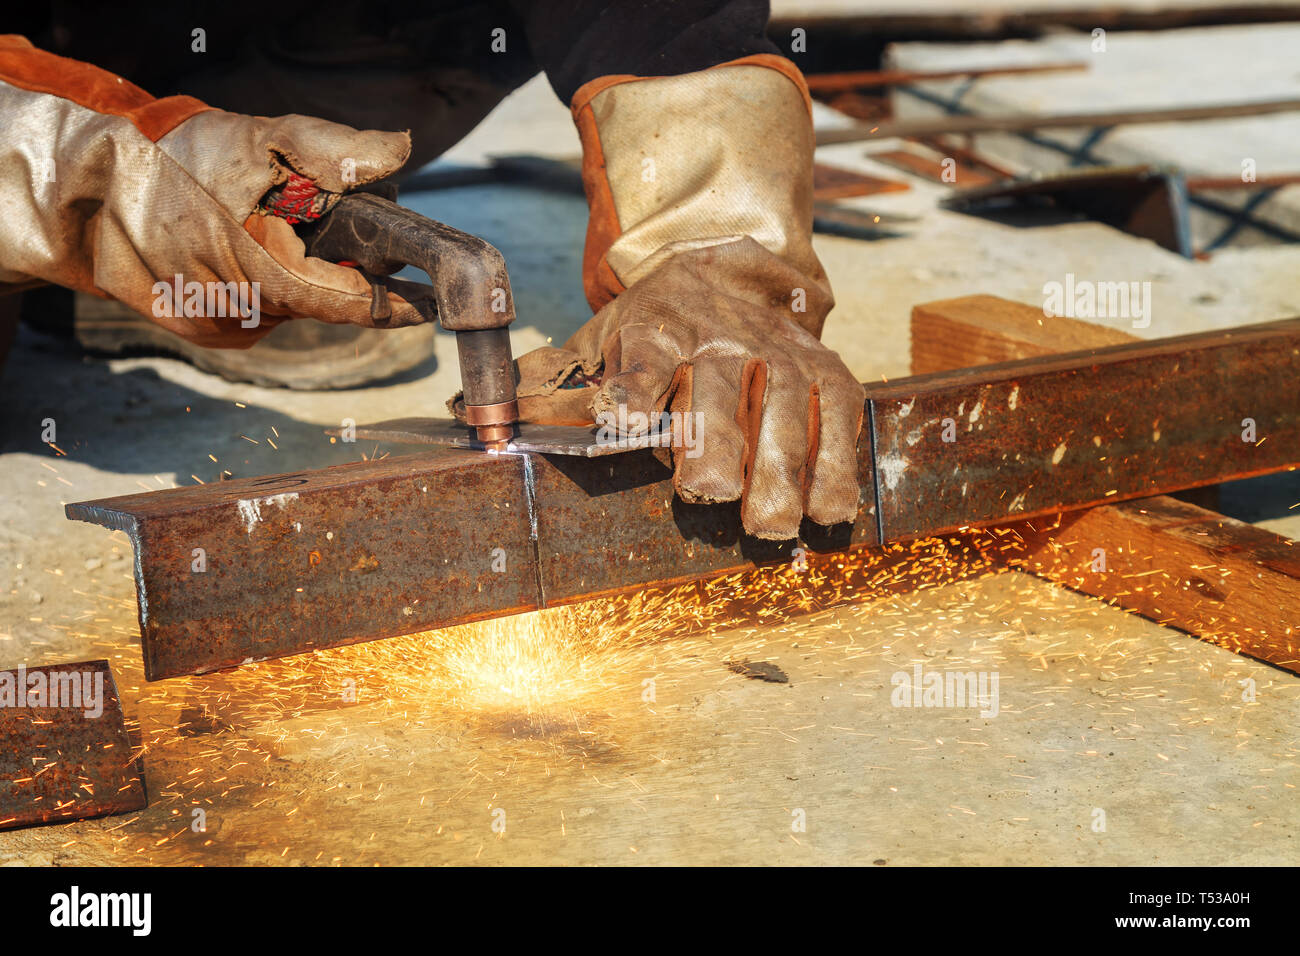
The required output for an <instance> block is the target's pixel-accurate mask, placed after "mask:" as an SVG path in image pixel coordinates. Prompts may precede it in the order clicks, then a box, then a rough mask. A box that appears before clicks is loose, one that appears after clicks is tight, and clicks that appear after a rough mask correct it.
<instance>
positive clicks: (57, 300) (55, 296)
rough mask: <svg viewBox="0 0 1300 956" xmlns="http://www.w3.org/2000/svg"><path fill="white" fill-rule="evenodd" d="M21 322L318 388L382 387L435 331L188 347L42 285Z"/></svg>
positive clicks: (69, 338)
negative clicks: (233, 346) (245, 345)
mask: <svg viewBox="0 0 1300 956" xmlns="http://www.w3.org/2000/svg"><path fill="white" fill-rule="evenodd" d="M23 298H24V302H23V306H22V316H23V321H24V322H25V324H27V325H28V326H29V327H31V328H33V329H35V330H36V331H39V332H43V333H45V334H47V335H51V336H53V337H55V338H57V339H59V340H61V341H63V342H65V343H67V344H69V345H71V346H73V347H77V348H80V349H82V350H84V351H86V352H88V353H91V354H96V355H165V356H170V357H173V358H179V359H181V360H183V361H186V362H189V363H190V364H191V365H193V366H194V367H195V368H199V369H202V370H203V371H205V372H210V373H212V374H213V375H220V376H221V377H222V378H224V379H225V380H226V381H228V382H249V383H251V384H253V385H263V386H269V387H274V386H280V387H283V388H294V389H305V390H324V389H332V388H354V387H356V386H359V385H368V384H374V383H378V382H382V381H384V380H385V379H388V378H391V377H393V376H394V375H397V374H399V373H401V372H405V371H408V370H409V369H412V368H414V367H415V366H417V365H419V364H420V363H421V362H423V361H425V360H426V359H428V358H429V357H430V356H431V355H433V352H434V347H435V342H436V335H437V329H436V327H435V326H433V325H417V326H411V327H408V328H404V329H367V328H362V327H361V326H358V325H350V324H349V325H332V324H329V323H326V322H305V321H294V322H284V323H282V324H280V325H278V326H276V328H274V329H273V330H272V331H271V333H270V334H269V335H267V336H266V337H265V338H263V339H262V340H260V341H259V342H257V343H256V344H255V345H253V346H252V347H251V348H247V349H209V348H204V347H203V346H200V345H195V344H193V343H191V342H187V341H186V340H185V339H183V338H181V337H180V336H177V335H173V334H172V333H171V332H169V331H167V330H166V329H164V328H163V327H162V326H160V325H157V324H155V323H153V322H150V321H149V320H148V319H145V318H143V317H142V316H139V315H137V314H136V313H135V312H133V311H131V310H130V309H128V308H127V307H126V306H124V305H122V304H121V303H119V302H115V301H113V300H110V299H99V298H96V297H95V296H91V295H85V294H83V293H80V292H78V293H72V292H69V291H68V290H66V289H60V288H57V287H53V286H51V287H47V288H43V289H37V290H32V291H29V292H26V293H24V294H23Z"/></svg>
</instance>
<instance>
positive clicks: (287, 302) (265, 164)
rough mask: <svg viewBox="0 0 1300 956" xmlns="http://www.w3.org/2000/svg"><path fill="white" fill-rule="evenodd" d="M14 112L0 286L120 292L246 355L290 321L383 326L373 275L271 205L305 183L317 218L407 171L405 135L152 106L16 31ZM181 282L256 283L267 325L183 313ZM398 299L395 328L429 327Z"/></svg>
mask: <svg viewBox="0 0 1300 956" xmlns="http://www.w3.org/2000/svg"><path fill="white" fill-rule="evenodd" d="M0 116H2V117H4V121H3V123H0V202H2V203H3V206H4V208H5V211H6V213H5V215H4V216H3V217H0V283H21V282H25V281H28V280H31V279H43V280H46V281H49V282H53V283H56V284H59V285H63V286H68V287H70V288H74V289H79V290H81V291H85V292H91V293H94V294H96V295H100V296H107V297H111V298H115V299H118V300H120V301H122V302H124V303H126V304H127V305H128V306H130V307H131V308H133V309H134V310H135V311H137V312H139V313H140V314H142V315H144V316H146V317H148V318H150V319H152V320H153V321H155V322H158V323H159V324H161V325H164V326H166V327H167V328H169V329H170V330H171V331H173V332H175V333H176V334H178V335H181V336H183V337H184V338H187V339H189V340H191V341H193V342H197V343H198V344H200V345H206V346H216V347H244V348H246V347H248V346H250V345H252V344H253V343H254V342H256V341H257V340H258V339H259V338H261V337H262V336H264V335H265V334H266V333H267V332H269V331H270V330H271V329H272V328H273V327H274V326H275V325H276V324H277V323H278V321H280V320H281V319H283V318H297V317H303V316H310V317H313V318H318V319H323V320H325V321H328V322H337V323H344V322H353V323H356V324H359V325H365V326H373V325H374V324H375V322H374V320H372V319H371V317H370V302H371V291H370V285H369V283H368V282H367V281H366V279H365V277H364V276H362V274H361V273H360V272H358V271H357V270H355V269H351V268H347V267H344V266H338V265H333V264H331V263H327V262H324V261H323V260H320V259H314V258H307V257H306V256H305V253H304V247H303V243H302V241H301V240H300V239H299V238H298V237H297V235H296V234H295V233H294V231H293V227H292V226H291V225H290V224H289V223H288V222H286V221H285V219H283V218H279V217H277V216H273V215H267V214H265V213H264V212H262V211H259V210H258V205H259V202H260V201H261V200H262V199H263V197H264V196H265V195H266V194H267V192H268V191H269V190H271V189H272V188H273V187H276V186H280V185H282V184H285V183H288V182H290V181H292V183H293V185H294V186H298V187H306V191H307V193H308V195H306V196H305V197H304V206H305V207H311V210H312V211H311V212H307V215H311V214H312V212H314V213H319V212H320V211H322V210H323V209H324V208H326V207H327V206H328V204H329V201H330V198H331V195H332V194H337V193H341V192H344V191H346V190H347V189H350V188H353V187H354V186H359V185H362V184H365V183H369V182H372V181H374V180H377V179H381V178H383V177H385V176H388V175H390V174H392V173H394V172H395V171H397V170H398V169H400V168H401V166H402V164H403V163H404V162H405V161H406V158H407V156H408V155H409V153H410V148H411V147H410V138H409V137H408V136H407V135H406V134H405V133H386V132H376V131H369V132H359V131H357V130H354V129H351V128H350V127H347V126H341V125H338V124H335V123H328V122H325V121H324V120H319V119H313V118H311V117H306V116H282V117H279V118H276V119H267V118H263V117H252V116H242V115H239V114H235V113H227V112H224V111H221V110H214V109H210V108H209V107H207V106H206V105H204V104H203V103H202V102H200V101H198V100H196V99H193V98H192V97H186V96H176V97H168V98H166V99H154V98H153V97H151V96H149V95H148V94H147V93H145V92H144V91H143V90H140V89H139V88H137V87H135V86H133V85H132V84H130V83H127V82H125V81H124V80H122V79H120V78H119V77H116V76H113V75H112V74H110V73H107V72H105V71H103V70H100V69H98V68H97V67H94V66H90V65H88V64H85V63H79V62H77V61H74V60H68V59H65V58H63V57H58V56H54V55H52V54H49V53H46V52H44V51H41V50H37V49H36V48H34V47H33V46H32V45H31V44H30V43H29V42H28V41H26V40H25V39H23V38H22V37H16V36H0ZM317 189H319V190H321V191H323V192H320V193H318V194H317V195H315V196H312V195H310V194H311V193H312V192H314V191H315V190H317ZM177 276H180V277H181V279H180V281H181V283H182V285H181V288H182V289H184V287H185V284H188V283H191V282H197V283H200V284H201V286H202V287H203V288H204V289H205V290H206V289H208V288H209V283H223V284H224V283H241V284H244V295H245V299H248V298H251V291H250V290H251V289H252V288H253V284H254V283H256V290H257V293H256V299H255V301H256V303H257V308H258V309H259V310H260V314H261V315H260V319H259V320H258V321H257V323H256V325H253V326H252V327H244V326H245V325H249V324H251V322H252V319H250V318H245V317H243V316H242V315H240V314H234V315H231V314H230V310H229V308H227V307H226V305H227V303H225V302H221V305H222V307H223V309H222V310H223V311H226V312H227V314H226V316H225V317H221V316H219V315H214V314H199V315H191V314H185V313H186V312H188V311H191V309H187V308H186V307H185V305H186V302H185V301H182V302H180V303H176V302H175V301H174V300H175V298H176V297H175V295H174V289H175V288H176V277H177ZM164 286H167V287H170V288H168V289H164ZM227 288H229V287H227ZM224 294H225V293H223V292H222V290H221V288H217V290H216V297H217V300H218V301H219V300H220V299H221V297H222V296H223V295H224ZM164 298H165V301H164ZM185 299H186V300H188V301H190V302H191V303H196V302H197V300H192V299H190V296H189V295H188V293H187V294H186V295H185ZM390 300H391V302H392V306H393V308H392V318H391V319H389V320H385V322H384V324H385V325H386V326H403V325H413V324H417V323H419V322H422V321H424V319H423V318H422V317H421V316H420V314H419V313H418V312H417V311H416V309H415V308H414V307H412V306H411V305H410V304H409V303H407V302H405V301H403V300H401V299H400V298H399V297H397V296H395V295H392V294H391V293H390ZM201 311H202V312H204V313H206V312H208V311H209V300H208V298H207V296H206V295H205V296H204V297H203V304H202V309H201ZM160 312H162V313H163V314H159V313H160ZM167 312H170V313H171V314H166V313H167ZM178 313H179V314H178Z"/></svg>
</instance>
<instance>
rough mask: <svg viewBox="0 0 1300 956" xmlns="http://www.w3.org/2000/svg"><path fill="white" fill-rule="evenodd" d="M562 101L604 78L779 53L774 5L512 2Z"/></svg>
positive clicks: (715, 0)
mask: <svg viewBox="0 0 1300 956" xmlns="http://www.w3.org/2000/svg"><path fill="white" fill-rule="evenodd" d="M511 4H512V6H513V8H514V10H515V13H516V15H517V16H519V17H520V19H522V20H523V22H524V28H525V31H526V33H527V37H528V46H529V48H530V50H531V51H532V54H533V57H534V59H535V61H536V63H537V65H538V66H539V67H541V68H542V69H543V70H544V71H545V72H546V76H547V78H548V79H549V80H550V81H551V87H552V88H553V89H554V90H555V92H556V93H557V94H558V95H559V97H560V99H562V100H563V101H564V102H566V103H568V102H569V101H570V100H572V99H573V94H574V93H576V92H577V90H578V87H580V86H582V84H584V83H586V82H587V81H588V80H594V79H595V78H596V77H599V76H610V75H612V74H619V73H631V74H635V75H637V76H676V75H678V74H681V73H692V72H694V71H696V70H703V69H707V68H708V67H711V66H716V65H717V64H719V63H726V62H728V61H730V60H735V59H739V58H740V57H742V56H749V55H750V54H754V53H776V54H780V52H781V51H780V50H779V49H778V48H777V46H776V44H774V43H772V42H771V41H770V40H768V39H767V37H766V36H765V35H764V30H765V29H766V28H767V18H768V12H769V5H768V0H615V2H609V0H511Z"/></svg>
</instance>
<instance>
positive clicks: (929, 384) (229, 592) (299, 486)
mask: <svg viewBox="0 0 1300 956" xmlns="http://www.w3.org/2000/svg"><path fill="white" fill-rule="evenodd" d="M985 298H987V297H974V300H976V301H977V300H980V299H985ZM954 301H956V300H954ZM994 301H996V300H994ZM1298 372H1300V319H1288V320H1284V321H1280V322H1271V323H1264V324H1260V325H1251V326H1243V327H1239V328H1234V329H1231V330H1228V331H1221V332H1209V333H1202V334H1197V335H1185V336H1178V337H1175V338H1167V339H1158V340H1151V341H1143V342H1134V343H1127V344H1117V345H1113V346H1108V347H1104V348H1093V349H1085V350H1082V351H1075V352H1068V353H1066V354H1061V355H1051V356H1045V357H1039V358H1032V359H1026V360H1020V361H1011V362H1005V363H1001V364H997V365H988V366H982V367H976V368H964V369H959V370H956V371H951V372H940V373H935V374H927V375H917V376H913V377H911V378H907V379H902V380H897V381H894V382H888V383H885V382H877V383H871V384H869V385H868V386H867V408H866V413H867V414H866V417H865V421H866V424H865V426H864V429H863V435H862V438H861V440H860V442H859V448H858V454H859V476H860V479H861V488H862V496H861V501H860V507H859V511H858V515H857V519H856V520H855V521H854V522H853V524H852V525H849V524H844V525H841V526H837V527H834V528H821V527H818V526H816V525H812V524H810V523H807V522H805V525H804V528H803V530H802V534H801V539H800V544H802V546H803V547H805V548H806V549H808V550H811V551H814V552H833V551H840V550H848V549H857V548H877V547H880V546H882V545H884V544H887V543H891V542H897V541H905V540H909V539H914V538H919V537H924V536H927V535H933V534H938V533H941V532H948V531H953V530H955V529H960V528H970V527H982V526H987V525H991V524H997V523H1005V522H1007V521H1008V520H1009V519H1019V518H1025V517H1030V516H1034V515H1045V514H1051V513H1055V512H1059V511H1062V510H1069V509H1073V508H1080V507H1086V506H1089V505H1094V504H1097V503H1101V502H1113V501H1122V500H1125V499H1129V498H1137V497H1145V496H1150V495H1154V494H1160V493H1163V492H1166V491H1174V490H1178V489H1183V488H1189V487H1195V486H1198V485H1202V484H1209V483H1214V482H1220V481H1226V480H1230V479H1236V478H1244V477H1249V476H1252V475H1259V474H1264V473H1267V472H1272V471H1278V470H1282V469H1286V468H1290V467H1294V466H1296V465H1297V464H1300V399H1298V398H1297V385H1296V383H1297V381H1298V380H1300V379H1298V376H1297V373H1298ZM1246 419H1250V420H1251V421H1252V422H1253V423H1254V440H1253V441H1245V440H1243V430H1244V429H1245V428H1246V426H1244V425H1243V421H1244V420H1246ZM1247 434H1249V433H1248V432H1247ZM702 437H703V439H704V440H707V436H702ZM670 478H671V475H670V472H669V470H668V469H667V467H665V466H664V465H663V464H661V463H660V461H659V460H658V458H656V457H655V453H654V452H652V451H649V450H644V451H634V452H628V453H625V454H622V455H619V456H616V457H614V458H591V459H587V458H573V457H565V456H545V455H499V456H489V455H485V454H482V453H477V452H469V451H457V450H451V449H439V450H435V451H429V452H425V453H423V454H419V455H412V456H407V457H400V458H386V459H383V460H381V461H367V462H359V463H355V464H350V465H340V466H336V467H333V468H326V469H322V470H319V471H311V472H300V473H296V474H288V475H274V476H269V477H264V478H252V479H244V480H235V481H227V482H222V483H220V484H214V485H203V486H196V487H188V488H179V489H173V490H169V491H159V492H151V493H148V494H140V495H130V496H127V497H121V498H110V499H104V500H100V501H90V502H80V503H76V504H70V505H68V506H67V514H68V516H69V517H70V518H74V519H80V520H85V521H91V522H94V523H97V524H101V525H104V526H105V527H109V528H114V529H118V530H122V531H125V532H127V534H128V535H129V536H130V538H131V542H132V545H133V547H134V550H135V571H136V586H137V598H138V603H139V611H140V630H141V637H142V644H143V650H144V660H145V674H146V677H147V678H148V679H150V680H158V679H160V678H165V677H172V676H178V675H182V674H193V673H202V672H206V671H211V670H215V669H218V668H223V667H230V666H235V665H238V664H241V663H246V662H248V661H252V660H260V659H265V658H270V657H279V656H284V655H287V654H294V653H300V652H302V651H305V650H311V649H314V648H323V647H333V646H339V645H343V644H351V643H356V642H360V641H365V640H373V639H376V638H383V637H393V636H397V635H401V634H409V633H412V632H415V631H420V630H426V629H433V628H439V627H445V626H448V625H452V624H459V623H464V622H467V621H473V620H479V619H483V618H489V617H498V616H503V615H508V614H514V613H518V612H521V611H528V610H534V609H537V608H541V607H546V606H553V605H560V604H566V603H571V602H576V601H581V600H586V599H590V598H593V597H598V596H604V595H611V594H618V593H622V592H628V591H634V590H637V589H640V588H643V587H646V586H650V585H656V586H658V585H666V584H672V583H678V582H685V581H691V580H698V579H702V578H708V577H713V576H717V575H722V574H728V573H732V572H736V571H741V570H745V569H748V568H752V567H756V566H758V565H761V564H766V563H771V562H776V561H782V560H789V554H790V548H791V543H773V542H762V541H757V540H755V539H751V538H746V537H744V536H743V535H742V534H741V528H740V520H739V514H738V509H737V508H736V507H735V506H734V505H733V506H719V505H690V504H685V503H683V502H681V501H680V500H678V499H676V498H674V496H673V490H672V484H671V480H670ZM502 558H504V571H501V570H494V568H495V569H500V568H501V567H502Z"/></svg>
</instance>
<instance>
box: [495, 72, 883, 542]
mask: <svg viewBox="0 0 1300 956" xmlns="http://www.w3.org/2000/svg"><path fill="white" fill-rule="evenodd" d="M573 114H574V117H575V120H576V122H577V125H578V130H579V132H580V134H581V136H582V143H583V182H584V186H585V188H586V192H587V198H588V203H589V204H590V207H591V220H590V224H589V227H588V232H587V247H586V252H585V255H584V261H583V272H584V281H585V286H586V291H587V297H588V300H589V301H590V303H591V305H592V308H593V309H596V310H598V311H597V312H596V314H595V316H593V317H592V319H591V320H590V321H589V322H587V324H586V325H584V326H583V327H582V328H581V329H579V330H578V332H577V333H576V334H575V335H574V336H573V337H572V338H571V339H570V340H569V341H568V342H567V343H566V345H565V347H564V348H563V349H555V348H547V349H540V350H538V351H536V352H532V353H529V354H528V355H524V356H522V357H521V358H520V359H519V373H520V383H519V395H520V413H521V417H522V418H523V419H524V420H526V421H536V422H549V423H556V424H559V423H564V424H573V423H578V422H586V423H591V422H594V421H597V418H598V416H603V415H608V416H609V417H608V418H602V419H601V420H603V421H610V420H614V421H617V422H619V423H620V424H622V423H627V424H625V425H623V427H622V430H623V431H624V432H626V433H628V434H633V435H635V434H637V432H638V431H644V430H645V429H644V427H643V426H642V422H641V421H640V420H638V419H636V418H635V413H638V412H639V413H641V414H642V415H645V416H646V417H647V419H651V420H655V421H657V420H659V416H660V414H661V413H662V412H664V411H665V410H668V411H669V412H672V413H681V414H689V413H694V414H693V416H692V417H691V418H690V420H689V421H690V423H691V424H693V426H694V432H695V434H694V436H691V435H690V434H689V432H687V431H686V428H687V426H686V425H683V432H684V434H683V435H681V436H678V437H677V438H675V440H674V444H673V452H672V456H673V469H674V474H673V483H674V486H675V488H676V490H677V493H678V494H679V495H680V496H681V497H682V498H683V499H685V500H687V501H694V502H720V501H734V500H736V499H740V501H741V518H742V521H743V523H744V527H745V531H746V532H748V533H749V534H752V535H755V536H757V537H760V538H770V539H776V540H784V539H789V538H794V537H796V536H797V534H798V531H799V522H800V519H801V518H802V517H803V516H804V515H807V516H808V517H809V518H811V519H813V520H814V521H816V522H818V523H819V524H827V525H828V524H835V523H837V522H841V521H852V520H853V519H854V517H855V516H856V514H857V511H858V499H859V489H858V477H857V450H856V447H857V439H858V433H859V431H860V429H861V427H862V414H863V407H864V402H865V393H864V390H863V388H862V386H861V385H860V384H859V383H858V381H857V380H856V379H855V378H854V377H853V375H852V373H851V372H850V371H849V370H848V368H846V367H845V365H844V363H843V362H842V361H840V359H839V357H838V356H837V355H836V354H835V353H834V352H832V351H830V350H829V349H827V348H826V347H825V346H823V345H822V344H821V343H820V342H819V341H818V336H819V335H820V334H821V329H822V324H823V322H824V321H825V318H826V314H827V313H828V312H829V311H830V309H831V307H832V306H833V305H834V299H833V298H832V296H831V291H830V287H829V285H828V284H827V281H826V274H825V272H824V271H823V269H822V267H821V264H820V263H819V262H818V261H817V257H816V255H815V254H814V252H813V250H812V243H811V234H812V153H813V130H812V120H811V113H810V105H809V100H808V94H807V88H806V86H805V85H804V82H803V78H802V76H801V75H800V73H799V71H798V69H797V68H796V67H795V66H794V65H793V64H792V63H790V62H789V61H788V60H785V59H784V58H781V57H777V56H773V55H770V54H761V55H758V56H752V57H746V58H744V59H743V60H738V61H733V62H732V63H727V64H723V65H721V66H717V67H713V68H711V69H708V70H704V71H701V72H698V73H690V74H686V75H683V76H675V77H664V78H655V79H641V78H638V77H631V76H612V77H602V78H600V79H597V80H593V81H592V82H590V83H588V84H587V85H586V86H584V87H583V88H582V89H580V90H579V91H578V93H577V94H576V96H575V97H574V101H573ZM574 386H577V387H574ZM620 406H624V407H625V408H626V414H624V413H623V412H621V411H620ZM684 421H685V420H684ZM691 437H693V438H694V444H695V445H696V447H695V448H689V447H688V444H690V443H689V442H688V441H687V440H686V439H688V438H691Z"/></svg>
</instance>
